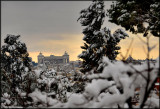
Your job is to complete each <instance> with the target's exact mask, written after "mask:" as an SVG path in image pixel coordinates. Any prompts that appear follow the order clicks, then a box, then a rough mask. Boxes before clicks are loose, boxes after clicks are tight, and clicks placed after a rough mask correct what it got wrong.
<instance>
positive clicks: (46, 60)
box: [37, 51, 69, 65]
mask: <svg viewBox="0 0 160 109" xmlns="http://www.w3.org/2000/svg"><path fill="white" fill-rule="evenodd" d="M37 58H38V65H40V64H46V65H57V64H59V65H60V64H66V63H69V55H68V53H67V52H66V51H65V53H64V54H63V55H62V56H54V55H50V56H44V55H43V54H42V53H41V52H40V53H39V55H38V57H37Z"/></svg>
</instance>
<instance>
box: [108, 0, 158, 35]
mask: <svg viewBox="0 0 160 109" xmlns="http://www.w3.org/2000/svg"><path fill="white" fill-rule="evenodd" d="M107 16H109V18H110V19H109V21H110V22H112V23H115V24H117V25H121V26H122V27H124V28H125V29H126V30H129V31H130V32H132V33H135V34H136V33H143V36H147V34H148V32H150V33H152V35H154V36H156V37H160V29H159V28H160V19H159V18H160V2H159V1H158V0H145V1H144V0H117V1H116V2H115V3H113V4H112V5H111V8H110V9H109V10H108V13H107Z"/></svg>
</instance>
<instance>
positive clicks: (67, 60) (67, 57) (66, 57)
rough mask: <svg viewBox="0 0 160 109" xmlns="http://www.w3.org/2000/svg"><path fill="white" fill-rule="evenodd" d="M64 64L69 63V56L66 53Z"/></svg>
mask: <svg viewBox="0 0 160 109" xmlns="http://www.w3.org/2000/svg"><path fill="white" fill-rule="evenodd" d="M63 63H69V55H68V53H67V52H66V51H65V52H64V55H63Z"/></svg>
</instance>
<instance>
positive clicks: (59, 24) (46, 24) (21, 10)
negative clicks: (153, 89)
mask: <svg viewBox="0 0 160 109" xmlns="http://www.w3.org/2000/svg"><path fill="white" fill-rule="evenodd" d="M91 3H92V2H91V1H2V4H1V6H2V7H1V9H2V11H1V16H2V17H1V20H2V21H1V22H2V25H1V27H2V31H1V32H2V34H1V36H2V37H1V39H2V40H1V45H3V44H4V43H3V42H4V38H5V37H6V35H7V34H13V35H17V34H19V35H21V38H20V40H21V41H22V42H24V43H26V45H27V48H28V52H29V56H30V57H32V60H33V61H35V62H37V56H38V54H39V52H42V53H43V55H44V56H49V55H51V54H53V55H56V56H61V55H63V53H64V52H65V51H67V52H68V54H69V55H70V60H71V61H75V60H78V57H77V56H78V55H79V54H80V53H81V52H82V49H81V48H80V46H82V45H83V42H84V41H83V40H82V39H83V34H82V30H83V28H84V27H82V26H81V25H80V22H77V19H78V17H79V15H80V14H79V12H80V11H81V10H82V9H84V8H87V7H88V6H89V5H90V4H91ZM111 3H112V1H105V10H106V9H108V8H109V7H110V4H111ZM102 27H107V28H109V29H110V30H111V31H112V33H113V32H114V31H115V30H116V29H118V28H122V27H120V26H117V25H115V24H113V23H110V22H108V18H107V17H106V18H105V22H104V24H103V26H102ZM127 33H128V34H129V36H130V37H129V38H126V39H125V40H122V41H121V42H120V43H119V45H120V46H121V50H120V51H119V52H122V54H125V52H126V49H127V48H128V47H129V44H130V42H131V40H132V38H134V42H133V45H132V48H133V50H132V57H133V58H135V59H145V58H146V55H145V52H144V50H143V46H144V44H143V43H142V42H141V41H140V40H139V39H138V37H137V36H136V35H133V34H131V33H130V32H127ZM138 35H139V36H141V38H142V39H143V40H145V38H144V37H142V35H141V34H138ZM150 44H151V46H152V45H155V44H157V46H156V48H155V49H154V50H152V51H151V54H150V57H151V58H154V59H155V58H157V57H158V56H159V46H158V44H159V40H158V38H157V37H153V36H152V37H151V39H150ZM118 57H120V56H119V55H118Z"/></svg>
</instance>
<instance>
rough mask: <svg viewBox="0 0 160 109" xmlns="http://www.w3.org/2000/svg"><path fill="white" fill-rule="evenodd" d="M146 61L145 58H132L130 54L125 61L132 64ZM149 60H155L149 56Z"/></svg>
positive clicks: (154, 61)
mask: <svg viewBox="0 0 160 109" xmlns="http://www.w3.org/2000/svg"><path fill="white" fill-rule="evenodd" d="M147 61H148V59H147V58H146V59H145V60H140V59H138V60H136V59H134V58H132V56H131V55H129V57H128V58H127V59H126V62H128V63H133V64H142V63H144V62H147ZM149 62H151V63H153V64H155V63H156V60H155V59H152V58H151V59H149Z"/></svg>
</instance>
